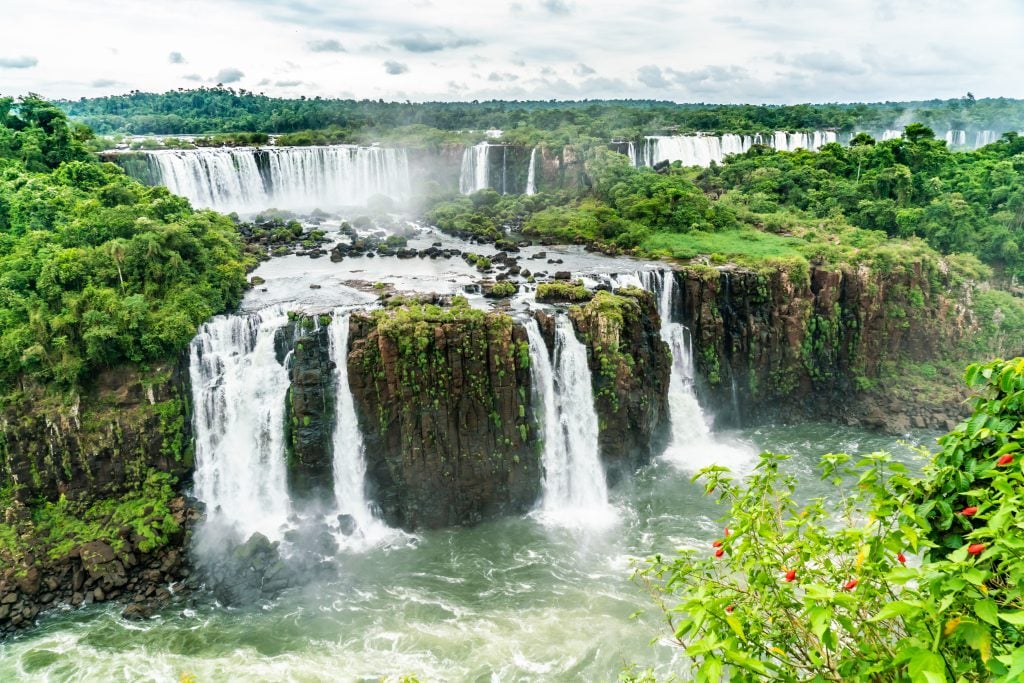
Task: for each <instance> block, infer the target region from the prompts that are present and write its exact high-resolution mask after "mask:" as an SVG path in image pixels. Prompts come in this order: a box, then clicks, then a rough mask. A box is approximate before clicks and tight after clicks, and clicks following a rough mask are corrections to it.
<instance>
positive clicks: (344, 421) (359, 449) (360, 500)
mask: <svg viewBox="0 0 1024 683" xmlns="http://www.w3.org/2000/svg"><path fill="white" fill-rule="evenodd" d="M348 333H349V315H348V313H347V312H346V311H345V310H344V309H337V310H335V311H334V317H333V319H332V321H331V325H330V327H329V336H328V343H329V349H330V354H331V360H332V361H333V362H334V364H335V368H336V369H335V403H334V405H335V420H334V432H333V434H332V444H333V448H334V498H335V500H336V501H337V510H336V513H335V514H342V515H348V516H349V517H351V518H352V521H354V522H355V531H354V533H353V534H352V535H351V536H350V537H349V538H347V539H343V540H342V542H343V543H348V544H351V543H352V542H353V541H356V542H359V541H361V542H362V544H363V545H372V544H374V543H376V542H378V541H380V540H382V538H383V537H384V536H385V535H386V534H387V533H388V532H390V531H391V530H390V529H388V527H387V526H386V525H385V524H384V523H383V522H381V521H380V520H379V519H377V517H376V516H375V515H374V514H373V510H372V508H371V507H370V502H369V501H368V500H367V498H366V459H365V457H364V452H363V435H362V433H361V432H360V431H359V421H358V420H357V419H356V408H355V399H354V398H353V396H352V388H351V387H350V385H349V382H348V336H349V335H348Z"/></svg>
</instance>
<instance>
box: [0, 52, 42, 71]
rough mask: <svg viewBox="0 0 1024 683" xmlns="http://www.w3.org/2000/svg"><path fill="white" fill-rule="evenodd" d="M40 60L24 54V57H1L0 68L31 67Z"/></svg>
mask: <svg viewBox="0 0 1024 683" xmlns="http://www.w3.org/2000/svg"><path fill="white" fill-rule="evenodd" d="M38 63H39V60H38V59H36V58H35V57H29V56H28V55H24V56H22V57H0V69H31V68H32V67H34V66H35V65H36V64H38Z"/></svg>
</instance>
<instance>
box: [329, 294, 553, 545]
mask: <svg viewBox="0 0 1024 683" xmlns="http://www.w3.org/2000/svg"><path fill="white" fill-rule="evenodd" d="M350 325H351V327H350V339H351V341H350V347H349V357H348V370H349V381H350V385H351V388H352V393H353V397H354V399H355V403H356V406H357V412H358V417H359V422H360V425H361V428H362V433H363V439H364V442H365V445H366V453H367V455H368V463H367V466H368V471H367V480H368V485H369V488H370V492H371V498H372V499H373V500H374V501H375V502H376V503H377V505H378V506H379V508H380V510H381V512H382V514H383V516H384V519H385V520H387V522H388V523H390V524H392V525H396V526H401V527H403V528H406V529H413V528H435V527H442V526H449V525H454V524H466V523H475V522H479V521H481V520H483V519H487V518H490V517H498V516H503V515H512V514H520V513H523V512H525V511H527V510H529V509H530V508H531V507H532V506H533V504H534V502H535V501H536V499H537V496H538V494H539V491H540V482H541V462H540V449H539V448H538V443H539V442H538V433H537V429H536V425H535V423H534V421H533V418H532V411H531V405H530V394H531V386H530V369H529V353H528V350H527V344H526V338H525V334H524V332H523V330H522V329H521V328H518V327H516V326H514V325H513V323H512V319H511V318H510V317H509V316H507V315H504V314H501V313H491V314H485V313H483V312H482V311H476V310H472V309H469V308H468V306H465V305H462V306H454V307H452V308H448V309H443V308H440V307H436V306H420V305H411V306H408V307H399V308H397V309H393V310H389V311H380V312H376V313H373V314H353V316H352V318H351V323H350Z"/></svg>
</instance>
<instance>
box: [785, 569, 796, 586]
mask: <svg viewBox="0 0 1024 683" xmlns="http://www.w3.org/2000/svg"><path fill="white" fill-rule="evenodd" d="M795 578H796V570H795V569H790V570H789V571H788V572H786V583H789V582H791V581H793V579H795Z"/></svg>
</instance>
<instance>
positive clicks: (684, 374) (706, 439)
mask: <svg viewBox="0 0 1024 683" xmlns="http://www.w3.org/2000/svg"><path fill="white" fill-rule="evenodd" d="M639 278H640V281H641V282H642V283H643V285H644V289H646V290H647V291H649V292H651V293H652V294H653V295H654V296H655V297H656V298H657V300H658V313H659V315H660V316H661V338H662V340H663V341H664V342H665V343H666V344H668V347H669V350H670V351H671V353H672V373H671V375H670V377H669V388H668V409H669V420H670V422H671V425H672V439H671V442H670V443H669V445H668V448H666V449H665V453H664V456H663V457H665V459H667V460H669V461H670V462H672V463H673V464H674V465H676V466H678V467H680V468H682V469H686V470H690V471H696V470H699V469H701V468H702V467H706V466H708V465H724V466H726V467H730V468H732V469H734V470H738V469H742V467H743V466H744V465H745V464H746V463H747V462H749V461H750V459H751V457H752V456H753V453H751V452H750V450H749V449H747V448H744V447H742V446H740V445H739V444H735V443H730V442H726V441H724V440H722V439H718V438H715V436H714V435H713V434H712V432H711V425H710V423H709V420H708V418H707V416H706V415H705V414H704V411H703V410H702V409H701V406H700V401H698V400H697V391H696V386H695V382H694V379H695V372H694V362H693V337H692V335H691V334H690V331H689V330H688V329H687V328H686V327H685V326H684V325H682V324H681V323H678V322H675V321H673V312H674V310H675V306H674V302H675V292H676V280H675V274H674V272H673V271H671V270H665V271H641V272H640V273H639Z"/></svg>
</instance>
